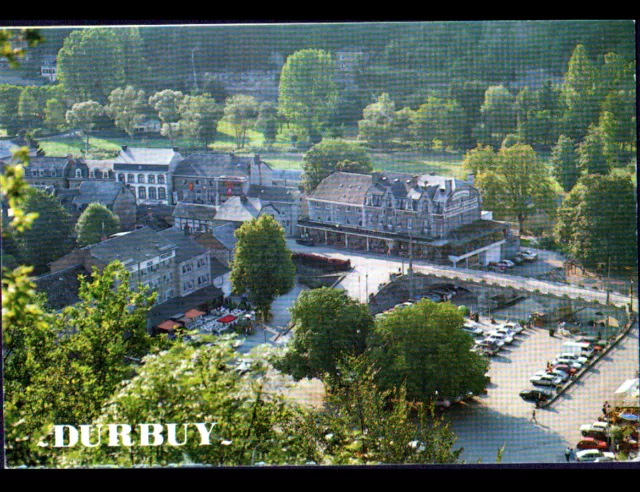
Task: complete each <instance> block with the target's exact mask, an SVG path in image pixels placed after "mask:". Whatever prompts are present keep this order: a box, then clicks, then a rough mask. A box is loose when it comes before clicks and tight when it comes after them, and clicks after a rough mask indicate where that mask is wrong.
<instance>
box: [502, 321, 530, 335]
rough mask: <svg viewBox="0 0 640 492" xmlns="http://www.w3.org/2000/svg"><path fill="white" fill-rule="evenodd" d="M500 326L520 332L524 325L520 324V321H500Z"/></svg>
mask: <svg viewBox="0 0 640 492" xmlns="http://www.w3.org/2000/svg"><path fill="white" fill-rule="evenodd" d="M500 327H501V328H508V329H510V330H511V331H512V332H514V333H516V334H518V333H522V331H523V330H524V327H523V326H522V325H521V324H520V323H512V322H510V321H509V322H507V323H502V325H500Z"/></svg>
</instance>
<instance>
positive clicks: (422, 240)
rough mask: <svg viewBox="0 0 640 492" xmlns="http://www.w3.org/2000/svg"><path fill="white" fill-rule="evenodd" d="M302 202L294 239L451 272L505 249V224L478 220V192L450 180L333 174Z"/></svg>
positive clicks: (503, 252)
mask: <svg viewBox="0 0 640 492" xmlns="http://www.w3.org/2000/svg"><path fill="white" fill-rule="evenodd" d="M305 201H306V203H307V207H308V208H307V210H308V215H306V216H302V217H301V218H300V219H299V221H298V225H299V227H300V230H301V232H302V234H303V235H310V236H311V237H313V238H314V239H315V240H316V241H320V242H325V243H328V244H334V245H337V246H341V247H346V248H356V249H364V250H366V251H376V252H379V253H387V254H400V255H403V256H408V255H409V254H412V255H413V256H414V257H416V258H426V259H430V260H433V261H440V262H443V263H450V262H451V263H453V264H454V266H455V265H457V264H458V262H464V264H465V265H469V263H471V264H474V263H483V264H486V263H488V262H489V261H497V260H499V259H500V258H504V257H505V255H506V253H507V250H506V248H507V247H506V246H503V245H506V243H508V242H510V241H511V238H510V235H511V233H510V229H509V226H508V224H505V223H502V222H496V221H490V220H482V219H481V212H482V199H481V196H480V194H479V192H478V190H477V189H476V188H475V187H474V186H473V185H472V184H470V183H469V182H467V181H463V180H459V179H455V178H447V177H443V176H435V175H428V174H425V175H420V176H412V175H409V174H402V173H389V172H387V173H372V174H370V175H369V174H355V173H344V172H335V173H333V174H331V175H330V176H328V177H327V178H325V179H324V180H322V182H321V183H320V184H319V185H318V186H317V187H316V189H315V190H313V192H311V193H310V194H309V196H307V197H306V199H305ZM496 258H497V259H496Z"/></svg>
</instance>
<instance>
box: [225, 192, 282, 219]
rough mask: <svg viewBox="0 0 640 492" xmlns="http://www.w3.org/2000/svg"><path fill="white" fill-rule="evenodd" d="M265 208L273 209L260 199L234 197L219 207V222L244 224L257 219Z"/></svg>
mask: <svg viewBox="0 0 640 492" xmlns="http://www.w3.org/2000/svg"><path fill="white" fill-rule="evenodd" d="M264 207H273V205H268V204H265V203H262V201H261V200H260V198H245V197H240V196H232V197H231V198H229V199H228V200H227V201H226V202H224V203H223V204H222V205H220V207H218V214H217V215H216V219H217V220H225V221H231V222H244V221H247V220H251V219H254V218H256V217H257V216H258V215H259V214H260V212H261V211H262V209H263V208H264Z"/></svg>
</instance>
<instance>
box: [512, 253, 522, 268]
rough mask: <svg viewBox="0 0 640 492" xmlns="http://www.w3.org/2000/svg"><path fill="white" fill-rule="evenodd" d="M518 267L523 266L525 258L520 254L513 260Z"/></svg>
mask: <svg viewBox="0 0 640 492" xmlns="http://www.w3.org/2000/svg"><path fill="white" fill-rule="evenodd" d="M512 261H513V262H514V263H515V264H516V265H522V264H523V263H524V258H523V257H522V255H520V253H517V254H516V255H515V256H514V257H513V260H512Z"/></svg>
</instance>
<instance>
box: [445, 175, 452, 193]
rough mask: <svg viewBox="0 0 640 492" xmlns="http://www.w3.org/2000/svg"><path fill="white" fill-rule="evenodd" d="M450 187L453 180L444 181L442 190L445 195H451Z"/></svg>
mask: <svg viewBox="0 0 640 492" xmlns="http://www.w3.org/2000/svg"><path fill="white" fill-rule="evenodd" d="M452 185H453V180H452V179H445V180H444V189H445V191H446V192H447V195H449V194H451V188H452Z"/></svg>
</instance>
